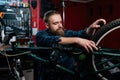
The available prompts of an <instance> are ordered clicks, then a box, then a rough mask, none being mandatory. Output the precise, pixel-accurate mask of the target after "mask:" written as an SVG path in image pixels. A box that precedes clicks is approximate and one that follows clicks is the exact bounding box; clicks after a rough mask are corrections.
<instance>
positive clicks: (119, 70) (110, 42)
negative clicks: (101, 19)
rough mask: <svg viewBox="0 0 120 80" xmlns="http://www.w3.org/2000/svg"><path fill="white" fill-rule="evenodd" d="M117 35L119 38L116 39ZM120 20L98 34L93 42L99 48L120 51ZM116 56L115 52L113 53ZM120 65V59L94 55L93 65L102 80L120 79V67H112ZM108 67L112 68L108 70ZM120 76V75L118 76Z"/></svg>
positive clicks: (111, 23)
mask: <svg viewBox="0 0 120 80" xmlns="http://www.w3.org/2000/svg"><path fill="white" fill-rule="evenodd" d="M116 34H117V37H116ZM119 34H120V19H116V20H114V21H112V22H110V23H108V24H107V25H104V26H102V27H101V29H100V30H98V31H97V32H96V34H95V35H94V36H93V38H92V40H93V41H94V42H95V43H96V45H97V46H100V47H102V48H108V49H115V50H116V49H120V35H119ZM112 54H114V52H113V53H112ZM103 61H104V62H103ZM118 63H120V59H119V57H116V56H108V55H96V54H93V55H92V65H93V68H94V71H95V72H96V74H97V75H98V76H99V77H100V79H101V80H117V79H119V78H118V77H120V76H119V75H120V65H119V66H116V67H113V68H112V67H111V66H114V65H116V64H118ZM108 67H111V68H109V69H107V68H108ZM118 74H119V75H118Z"/></svg>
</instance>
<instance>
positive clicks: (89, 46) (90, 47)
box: [76, 38, 98, 53]
mask: <svg viewBox="0 0 120 80" xmlns="http://www.w3.org/2000/svg"><path fill="white" fill-rule="evenodd" d="M76 44H77V45H78V46H81V47H83V48H84V49H85V50H86V51H87V52H88V53H90V52H93V51H94V50H98V48H97V47H96V44H95V43H94V42H93V41H91V40H87V39H83V38H76Z"/></svg>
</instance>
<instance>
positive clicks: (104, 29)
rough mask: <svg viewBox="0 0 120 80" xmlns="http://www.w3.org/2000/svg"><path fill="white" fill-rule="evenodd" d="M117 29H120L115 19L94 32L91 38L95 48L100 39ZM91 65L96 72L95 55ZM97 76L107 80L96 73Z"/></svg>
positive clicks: (119, 20) (106, 79)
mask: <svg viewBox="0 0 120 80" xmlns="http://www.w3.org/2000/svg"><path fill="white" fill-rule="evenodd" d="M117 29H120V19H116V20H113V21H111V22H110V23H108V24H106V25H103V26H102V27H101V28H100V30H98V31H97V32H96V34H95V35H94V36H93V37H92V40H93V41H94V42H95V43H96V46H99V44H100V42H101V40H102V39H104V38H105V37H106V36H107V35H109V33H111V32H112V31H115V30H117ZM92 65H93V68H94V71H95V72H96V71H98V69H97V67H96V65H95V55H94V54H93V55H92ZM97 75H98V76H99V77H100V78H101V80H109V79H108V78H106V77H104V75H102V74H101V73H97Z"/></svg>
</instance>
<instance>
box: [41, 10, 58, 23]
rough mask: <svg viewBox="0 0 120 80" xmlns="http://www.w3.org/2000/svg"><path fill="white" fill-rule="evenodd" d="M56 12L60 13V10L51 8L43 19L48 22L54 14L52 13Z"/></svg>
mask: <svg viewBox="0 0 120 80" xmlns="http://www.w3.org/2000/svg"><path fill="white" fill-rule="evenodd" d="M54 14H60V13H59V12H58V11H56V10H49V11H47V12H46V13H45V14H44V17H43V20H44V22H46V23H47V22H48V21H49V20H48V19H49V17H50V16H52V15H54Z"/></svg>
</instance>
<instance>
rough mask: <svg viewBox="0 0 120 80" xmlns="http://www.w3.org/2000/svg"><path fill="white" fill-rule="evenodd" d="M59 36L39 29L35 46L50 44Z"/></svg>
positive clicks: (55, 41)
mask: <svg viewBox="0 0 120 80" xmlns="http://www.w3.org/2000/svg"><path fill="white" fill-rule="evenodd" d="M59 41H60V36H50V35H48V33H46V32H44V31H40V32H38V33H37V35H36V44H37V46H52V44H55V43H58V42H59Z"/></svg>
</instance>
